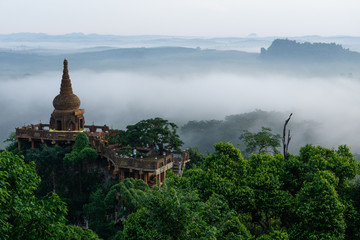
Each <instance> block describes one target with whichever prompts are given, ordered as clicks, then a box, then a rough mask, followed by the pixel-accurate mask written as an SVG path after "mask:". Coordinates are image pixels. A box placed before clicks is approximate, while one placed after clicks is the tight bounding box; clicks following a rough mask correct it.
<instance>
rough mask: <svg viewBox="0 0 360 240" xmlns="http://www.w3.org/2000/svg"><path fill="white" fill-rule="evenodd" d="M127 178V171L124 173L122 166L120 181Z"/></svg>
mask: <svg viewBox="0 0 360 240" xmlns="http://www.w3.org/2000/svg"><path fill="white" fill-rule="evenodd" d="M124 179H125V173H124V169H122V168H120V176H119V181H120V182H122V181H124Z"/></svg>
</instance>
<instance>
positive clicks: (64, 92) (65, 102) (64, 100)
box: [53, 58, 80, 110]
mask: <svg viewBox="0 0 360 240" xmlns="http://www.w3.org/2000/svg"><path fill="white" fill-rule="evenodd" d="M53 105H54V108H55V110H76V109H79V107H80V99H79V98H78V97H77V96H76V95H75V94H74V93H73V90H72V87H71V80H70V76H69V70H68V61H67V59H66V58H65V60H64V70H63V76H62V80H61V87H60V94H59V95H57V96H56V97H55V98H54V100H53Z"/></svg>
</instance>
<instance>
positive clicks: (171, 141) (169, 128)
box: [108, 118, 184, 150]
mask: <svg viewBox="0 0 360 240" xmlns="http://www.w3.org/2000/svg"><path fill="white" fill-rule="evenodd" d="M177 129H178V126H177V125H176V124H175V123H172V122H169V121H168V120H164V119H162V118H152V119H147V120H142V121H140V122H138V123H136V124H135V125H129V126H127V127H126V131H122V130H113V131H112V132H110V135H109V139H108V141H109V143H111V144H113V143H121V144H123V145H130V146H134V147H146V146H153V145H154V144H155V143H156V144H158V146H159V147H160V149H175V150H180V146H182V145H183V144H184V143H183V142H182V141H181V140H180V137H179V135H178V134H177ZM114 135H115V136H114Z"/></svg>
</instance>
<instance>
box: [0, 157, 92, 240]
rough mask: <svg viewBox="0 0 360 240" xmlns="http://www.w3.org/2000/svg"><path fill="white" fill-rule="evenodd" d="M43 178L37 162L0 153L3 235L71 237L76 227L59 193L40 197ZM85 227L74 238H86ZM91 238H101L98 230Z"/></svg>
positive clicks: (37, 237)
mask: <svg viewBox="0 0 360 240" xmlns="http://www.w3.org/2000/svg"><path fill="white" fill-rule="evenodd" d="M39 183H40V178H39V177H38V176H37V174H36V171H35V163H34V162H30V163H29V164H26V163H25V162H24V159H23V157H21V156H17V155H13V154H12V153H10V152H7V151H5V152H1V153H0V236H1V238H2V239H68V238H67V237H66V236H68V235H69V231H71V230H73V229H74V227H71V226H66V225H65V222H66V218H65V215H66V212H67V209H66V206H65V203H64V202H62V201H61V200H60V198H59V197H58V196H57V195H56V194H51V195H50V196H47V197H46V198H44V199H38V198H37V197H36V196H35V191H36V189H37V187H38V185H39ZM81 235H86V234H85V232H84V231H83V230H80V229H77V233H75V232H73V234H72V236H73V238H72V239H84V238H82V237H81ZM90 235H92V238H91V239H98V237H97V236H96V235H94V234H90Z"/></svg>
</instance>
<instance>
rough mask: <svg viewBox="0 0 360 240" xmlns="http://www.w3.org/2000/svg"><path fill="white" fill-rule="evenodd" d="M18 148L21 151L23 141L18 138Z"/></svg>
mask: <svg viewBox="0 0 360 240" xmlns="http://www.w3.org/2000/svg"><path fill="white" fill-rule="evenodd" d="M18 149H19V151H21V142H20V139H18Z"/></svg>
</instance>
